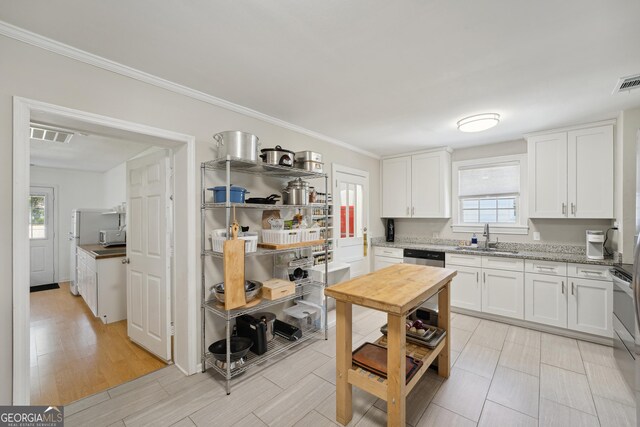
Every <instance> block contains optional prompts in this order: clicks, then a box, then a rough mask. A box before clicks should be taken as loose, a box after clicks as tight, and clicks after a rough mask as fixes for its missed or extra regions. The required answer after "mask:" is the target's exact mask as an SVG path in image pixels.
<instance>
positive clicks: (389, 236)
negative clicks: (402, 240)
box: [385, 218, 396, 242]
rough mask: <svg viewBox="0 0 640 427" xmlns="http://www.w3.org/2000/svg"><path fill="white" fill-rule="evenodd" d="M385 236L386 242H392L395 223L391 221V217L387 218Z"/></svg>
mask: <svg viewBox="0 0 640 427" xmlns="http://www.w3.org/2000/svg"><path fill="white" fill-rule="evenodd" d="M385 236H387V242H393V241H394V239H395V236H396V225H395V223H394V222H393V218H389V219H387V230H386V233H385Z"/></svg>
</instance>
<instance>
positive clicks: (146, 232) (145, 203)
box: [127, 150, 173, 361]
mask: <svg viewBox="0 0 640 427" xmlns="http://www.w3.org/2000/svg"><path fill="white" fill-rule="evenodd" d="M170 175H171V174H170V173H169V150H161V151H158V152H154V153H152V154H149V155H147V156H144V157H141V158H138V159H134V160H130V161H128V162H127V208H128V212H127V259H128V260H129V264H128V265H127V319H128V321H127V325H128V334H129V338H131V340H132V341H134V342H135V343H137V344H139V345H141V346H142V347H144V348H146V349H147V350H149V351H150V352H151V353H153V354H155V355H156V356H158V357H159V358H161V359H163V360H167V361H169V360H171V333H170V331H171V304H170V301H171V282H170V277H171V275H170V266H171V263H170V259H169V256H170V250H169V245H170V243H171V239H170V235H171V234H170V233H171V231H172V228H173V226H172V223H171V222H172V221H171V218H172V217H173V215H172V214H171V213H172V211H171V209H172V207H171V204H170V200H169V196H170V191H169V189H170V182H169V178H168V177H169V176H170Z"/></svg>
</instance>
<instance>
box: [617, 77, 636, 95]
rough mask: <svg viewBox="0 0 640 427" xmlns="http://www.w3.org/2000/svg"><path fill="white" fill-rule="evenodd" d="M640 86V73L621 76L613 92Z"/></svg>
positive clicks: (625, 90)
mask: <svg viewBox="0 0 640 427" xmlns="http://www.w3.org/2000/svg"><path fill="white" fill-rule="evenodd" d="M639 87H640V74H636V75H633V76H626V77H620V78H619V79H618V84H616V87H615V89H613V93H619V92H627V91H630V90H633V89H637V88H639Z"/></svg>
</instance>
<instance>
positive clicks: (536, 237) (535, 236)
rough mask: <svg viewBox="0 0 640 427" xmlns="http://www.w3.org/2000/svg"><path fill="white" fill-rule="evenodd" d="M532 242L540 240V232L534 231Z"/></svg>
mask: <svg viewBox="0 0 640 427" xmlns="http://www.w3.org/2000/svg"><path fill="white" fill-rule="evenodd" d="M533 240H540V232H539V231H534V232H533Z"/></svg>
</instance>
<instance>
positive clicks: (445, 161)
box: [382, 150, 451, 218]
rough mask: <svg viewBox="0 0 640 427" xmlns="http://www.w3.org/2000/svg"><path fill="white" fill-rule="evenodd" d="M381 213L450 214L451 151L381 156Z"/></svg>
mask: <svg viewBox="0 0 640 427" xmlns="http://www.w3.org/2000/svg"><path fill="white" fill-rule="evenodd" d="M382 216H383V217H385V218H449V217H451V154H450V153H449V151H447V150H437V151H430V152H426V153H419V154H414V155H411V156H403V157H394V158H389V159H383V160H382Z"/></svg>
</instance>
